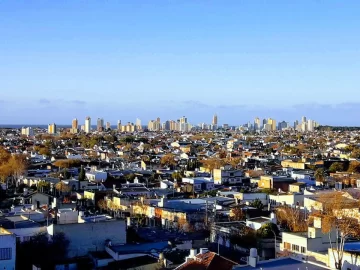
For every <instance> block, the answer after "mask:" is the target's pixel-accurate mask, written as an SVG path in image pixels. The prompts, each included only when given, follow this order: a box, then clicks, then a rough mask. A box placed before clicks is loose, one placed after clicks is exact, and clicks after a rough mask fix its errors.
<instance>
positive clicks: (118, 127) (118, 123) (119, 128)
mask: <svg viewBox="0 0 360 270" xmlns="http://www.w3.org/2000/svg"><path fill="white" fill-rule="evenodd" d="M117 129H118V131H121V120H118V122H117Z"/></svg>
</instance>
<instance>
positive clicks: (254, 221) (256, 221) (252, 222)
mask: <svg viewBox="0 0 360 270" xmlns="http://www.w3.org/2000/svg"><path fill="white" fill-rule="evenodd" d="M267 223H274V224H276V217H275V214H274V213H271V214H270V217H256V218H249V219H247V220H246V226H247V227H249V228H252V229H254V230H258V229H260V228H261V226H262V225H265V224H267Z"/></svg>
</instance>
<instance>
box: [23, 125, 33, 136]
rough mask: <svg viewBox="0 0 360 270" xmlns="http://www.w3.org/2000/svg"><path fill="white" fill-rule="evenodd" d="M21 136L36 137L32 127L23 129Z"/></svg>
mask: <svg viewBox="0 0 360 270" xmlns="http://www.w3.org/2000/svg"><path fill="white" fill-rule="evenodd" d="M21 135H24V136H28V137H31V136H34V130H33V129H32V128H31V127H23V128H21Z"/></svg>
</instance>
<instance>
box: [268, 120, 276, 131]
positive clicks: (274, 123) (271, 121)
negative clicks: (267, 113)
mask: <svg viewBox="0 0 360 270" xmlns="http://www.w3.org/2000/svg"><path fill="white" fill-rule="evenodd" d="M267 123H268V124H269V125H270V126H271V130H276V120H275V119H272V118H269V119H268V121H267Z"/></svg>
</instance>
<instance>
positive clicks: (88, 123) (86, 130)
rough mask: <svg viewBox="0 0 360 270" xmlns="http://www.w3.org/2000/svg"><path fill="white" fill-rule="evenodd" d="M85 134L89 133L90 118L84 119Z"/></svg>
mask: <svg viewBox="0 0 360 270" xmlns="http://www.w3.org/2000/svg"><path fill="white" fill-rule="evenodd" d="M84 131H85V133H90V132H91V118H90V116H88V117H86V118H85V129H84Z"/></svg>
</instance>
